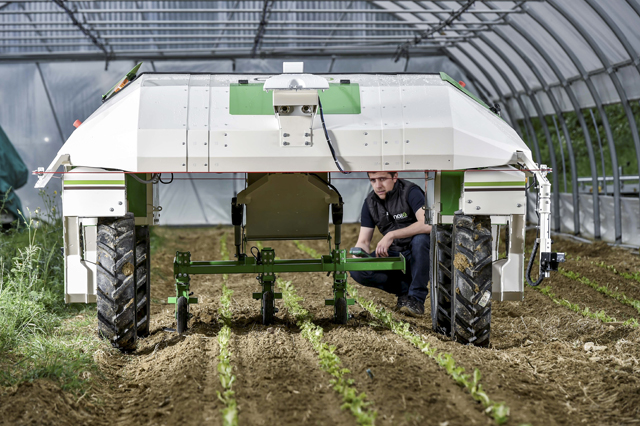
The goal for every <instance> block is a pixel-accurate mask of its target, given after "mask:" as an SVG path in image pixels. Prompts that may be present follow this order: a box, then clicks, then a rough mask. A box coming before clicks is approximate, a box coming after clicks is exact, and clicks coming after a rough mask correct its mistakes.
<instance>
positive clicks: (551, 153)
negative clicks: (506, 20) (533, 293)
mask: <svg viewBox="0 0 640 426" xmlns="http://www.w3.org/2000/svg"><path fill="white" fill-rule="evenodd" d="M435 4H436V5H437V6H438V7H440V8H442V6H441V5H440V3H439V2H436V3H435ZM498 15H499V13H498ZM460 19H463V18H460ZM494 31H495V29H494ZM478 38H480V39H481V40H482V41H483V42H484V43H485V44H486V45H487V46H489V48H490V49H491V50H493V51H494V52H495V53H496V54H497V55H498V57H500V59H502V61H504V63H505V64H507V66H508V67H509V68H510V69H511V71H512V72H513V73H514V75H515V76H516V78H517V79H518V81H519V82H520V84H521V85H522V87H523V88H524V89H525V92H526V93H527V95H529V96H528V97H529V100H530V101H531V103H532V104H533V107H534V108H535V110H536V113H537V114H538V118H539V119H540V124H541V125H542V128H543V131H544V134H545V137H546V139H547V146H548V148H549V156H550V159H551V167H552V169H553V170H557V162H556V157H555V150H554V148H553V141H552V140H551V134H550V132H549V127H548V126H547V122H546V119H545V117H544V113H543V111H542V109H541V108H540V105H539V104H538V100H537V99H536V98H535V97H533V96H530V94H531V89H530V88H529V86H528V84H527V83H526V81H525V79H524V78H523V76H522V74H521V73H520V70H519V69H518V68H517V67H516V66H515V65H514V64H513V62H512V61H511V60H510V59H509V58H508V57H507V56H506V55H504V53H503V52H501V51H500V49H498V48H497V47H496V46H495V44H494V43H493V42H492V41H491V40H489V39H487V37H486V36H485V35H483V34H478ZM467 43H468V44H470V45H471V46H472V47H473V48H474V49H476V51H478V53H480V55H482V56H483V57H484V58H485V59H486V60H487V61H488V62H489V63H490V64H491V66H493V68H494V69H495V70H497V71H498V72H499V73H500V75H501V76H502V78H503V80H504V81H505V82H506V83H507V85H508V86H509V89H510V90H511V92H512V93H513V94H514V98H515V97H516V96H517V97H519V96H520V94H519V93H518V92H517V91H516V90H515V87H514V86H513V84H512V83H511V81H510V79H508V78H507V77H506V75H505V74H504V72H503V71H502V70H501V69H500V67H499V66H498V65H497V64H496V63H495V62H494V61H493V59H491V58H490V56H489V55H487V54H485V52H484V50H483V49H481V48H480V46H479V45H478V44H477V43H476V42H475V41H473V40H468V41H467ZM519 105H520V109H521V110H522V112H523V115H525V114H527V115H528V111H527V110H526V108H525V107H524V105H523V103H522V102H519ZM528 120H529V126H530V127H531V133H532V134H533V135H534V146H535V149H536V157H537V159H538V163H540V162H541V153H540V146H539V143H538V141H537V137H536V136H535V129H534V128H533V124H532V122H531V120H530V118H528ZM514 121H515V120H514ZM552 179H553V185H554V187H556V188H558V187H559V185H560V184H559V179H558V175H557V173H553V175H552ZM553 201H554V203H553V217H554V219H555V221H554V225H555V231H560V194H559V192H558V190H556V191H554V192H553Z"/></svg>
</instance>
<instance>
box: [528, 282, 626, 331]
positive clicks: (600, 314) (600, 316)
mask: <svg viewBox="0 0 640 426" xmlns="http://www.w3.org/2000/svg"><path fill="white" fill-rule="evenodd" d="M533 289H534V290H536V291H539V292H540V293H542V294H544V295H545V296H547V297H548V298H550V299H551V300H553V302H554V303H556V304H557V305H560V306H564V307H565V308H567V309H569V310H571V311H573V312H576V313H578V314H580V315H582V316H583V317H585V318H591V319H595V320H598V321H600V322H603V323H612V322H618V321H617V320H616V319H615V318H613V317H610V316H609V315H607V314H606V312H605V311H604V310H600V311H597V312H592V311H591V310H590V309H589V307H588V306H587V307H585V308H580V306H579V305H578V304H576V303H573V302H570V301H568V300H567V299H561V298H559V297H558V296H556V295H555V294H554V293H553V292H552V291H551V287H550V286H546V287H541V288H540V287H533ZM623 324H624V325H628V326H631V327H638V320H636V319H635V318H631V319H629V320H627V321H625V322H624V323H623Z"/></svg>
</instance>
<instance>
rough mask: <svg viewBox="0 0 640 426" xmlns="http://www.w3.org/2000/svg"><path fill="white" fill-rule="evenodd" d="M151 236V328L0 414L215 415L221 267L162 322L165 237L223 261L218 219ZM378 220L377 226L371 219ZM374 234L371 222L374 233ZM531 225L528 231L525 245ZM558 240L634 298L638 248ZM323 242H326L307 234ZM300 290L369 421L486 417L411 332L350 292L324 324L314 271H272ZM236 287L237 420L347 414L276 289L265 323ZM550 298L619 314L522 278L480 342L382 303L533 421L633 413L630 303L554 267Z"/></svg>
mask: <svg viewBox="0 0 640 426" xmlns="http://www.w3.org/2000/svg"><path fill="white" fill-rule="evenodd" d="M155 232H156V234H157V235H159V236H161V237H162V238H163V239H162V245H161V247H160V248H159V249H158V250H157V252H156V253H154V255H153V256H152V270H151V274H152V302H153V303H152V321H151V335H150V336H149V337H147V338H145V339H141V340H140V341H139V344H138V348H137V350H136V351H135V352H133V353H129V354H120V353H118V352H115V351H114V352H110V351H98V352H96V353H95V354H94V359H95V360H96V362H97V363H98V365H99V366H100V370H101V372H102V375H101V377H99V378H95V379H92V380H93V381H92V386H91V388H90V389H89V390H88V391H87V393H86V394H84V395H80V396H78V395H73V394H69V393H66V392H63V391H61V390H60V388H59V387H58V385H57V384H55V383H53V382H50V381H47V380H38V381H35V382H33V383H25V384H22V385H20V386H18V387H15V388H12V389H4V390H3V391H2V396H1V397H0V424H73V425H82V424H109V425H112V424H140V425H162V424H165V425H170V424H186V425H200V424H221V423H222V418H221V411H220V410H221V408H222V402H221V401H220V400H219V399H218V396H217V393H218V392H220V391H222V387H221V385H220V381H219V377H218V374H217V368H216V366H217V362H218V358H217V357H218V355H219V347H218V341H217V333H218V331H219V329H220V326H219V323H218V308H219V297H220V294H221V283H222V277H221V276H217V275H216V276H214V275H210V276H206V275H202V276H194V277H192V285H191V290H192V291H193V292H194V293H195V294H194V295H195V296H197V297H198V298H199V303H198V304H197V305H192V306H191V307H190V309H191V313H192V315H193V317H192V319H191V320H190V322H189V330H188V332H187V333H186V334H185V335H183V336H178V335H176V334H175V333H172V332H168V331H165V329H166V328H172V327H175V319H174V312H173V306H171V305H167V304H166V303H165V301H166V298H167V297H168V296H173V295H175V287H174V282H173V281H172V269H173V264H172V262H173V257H174V255H175V252H176V250H180V251H187V250H188V251H191V253H192V259H193V260H205V259H207V260H219V259H220V238H221V236H222V235H225V234H226V235H227V240H228V241H229V243H228V249H229V251H230V252H231V253H234V250H233V245H232V241H233V238H232V236H233V231H232V229H231V228H230V227H217V228H216V227H213V228H206V229H205V228H202V229H200V228H157V229H156V230H155ZM357 233H358V226H357V225H344V226H343V233H342V241H343V248H349V247H351V246H353V245H354V244H355V241H356V239H357ZM377 235H378V234H377ZM378 238H379V235H378ZM532 238H533V236H530V235H528V240H527V241H528V243H527V246H528V247H529V248H530V247H531V241H532ZM556 240H557V241H555V245H554V250H558V251H565V252H566V253H567V254H568V255H569V256H568V261H567V262H566V263H564V264H563V265H562V266H563V267H564V268H565V269H566V270H567V271H574V272H577V273H579V274H580V275H581V276H584V277H587V278H589V279H590V280H592V281H594V282H597V283H598V285H603V286H607V287H608V288H610V289H611V290H614V291H617V292H621V293H624V294H625V295H627V296H628V297H630V298H633V299H640V283H639V282H638V281H636V280H634V279H628V278H624V277H623V276H622V275H620V274H619V273H618V274H616V273H615V272H613V271H612V270H610V269H606V268H604V267H602V266H599V264H600V263H601V262H604V265H609V266H612V267H614V268H615V269H616V270H617V271H619V272H625V273H630V274H633V273H636V272H639V271H640V257H639V256H637V255H635V254H632V252H630V251H627V250H624V249H619V248H614V247H610V246H608V245H606V244H604V243H595V244H585V243H577V242H575V241H572V240H563V239H558V238H556ZM305 244H306V245H308V246H309V247H311V248H313V249H315V250H317V251H318V252H319V253H323V254H326V253H327V252H328V245H327V242H326V241H306V242H305ZM264 245H265V246H271V247H273V248H274V249H275V252H276V255H277V256H278V257H280V258H283V259H285V258H298V259H299V258H308V257H309V256H308V255H307V254H305V253H303V252H301V251H300V250H299V249H298V248H297V247H296V246H295V244H294V243H293V242H288V241H280V242H269V243H264ZM281 278H282V279H284V280H287V281H288V280H291V281H292V283H293V284H294V286H295V288H296V290H297V292H298V294H299V295H300V296H301V297H302V298H303V299H304V300H303V301H301V302H300V303H301V305H302V306H303V307H304V308H306V309H308V310H309V311H310V312H311V313H312V314H313V315H314V322H315V324H317V325H319V326H320V327H322V328H323V330H324V338H325V340H326V341H327V342H328V343H329V344H331V345H334V346H335V348H336V349H335V353H336V354H337V355H338V356H339V357H340V359H341V360H342V363H343V366H344V367H345V368H347V369H349V371H350V373H349V377H350V378H351V379H353V386H354V387H355V388H356V389H357V390H358V392H365V393H366V395H367V400H368V401H371V402H372V405H371V407H372V408H373V409H375V410H377V412H378V418H377V420H376V424H378V425H450V426H453V425H470V424H473V425H491V424H494V422H493V420H492V419H491V418H489V417H488V416H487V415H485V414H484V413H483V409H482V406H481V405H480V404H479V403H477V402H475V401H474V400H473V399H472V398H471V396H470V395H469V393H468V392H467V391H465V390H464V389H462V388H461V387H459V386H458V385H456V384H455V382H454V381H453V380H452V379H451V378H450V377H449V376H448V375H447V373H446V372H445V371H444V370H443V369H442V368H440V367H439V366H438V365H437V364H436V363H435V362H434V361H433V360H432V359H430V358H428V357H427V356H426V355H425V354H423V353H421V352H420V351H419V350H418V349H416V348H415V347H413V346H412V345H411V344H409V343H408V342H407V341H405V340H403V339H402V338H400V337H399V336H397V335H395V334H393V333H392V332H390V331H389V330H387V329H385V328H382V327H380V325H379V324H378V323H377V322H375V321H374V320H373V319H372V318H371V317H370V316H369V315H368V314H367V313H366V312H364V311H363V310H362V308H361V307H359V306H357V305H355V306H351V307H350V308H349V311H350V313H351V314H352V315H353V317H352V319H350V320H349V322H348V323H347V324H346V325H336V324H333V323H332V322H331V321H332V317H333V312H332V308H331V307H327V306H325V305H324V299H325V298H328V297H330V296H331V294H332V291H331V278H330V277H327V276H326V274H282V276H281ZM227 285H228V286H229V287H230V288H231V289H232V290H233V291H234V294H233V296H232V306H231V310H232V313H233V318H232V323H231V329H232V338H231V343H230V349H231V352H232V357H231V364H232V365H233V366H234V374H235V376H236V381H235V383H234V385H233V389H234V391H235V397H236V400H237V402H238V415H239V424H241V425H267V424H281V425H300V424H319V425H355V424H356V421H355V418H354V417H353V416H352V415H351V413H349V412H348V411H346V410H342V409H341V405H342V396H341V395H338V394H337V393H336V392H335V391H334V390H333V389H332V387H331V384H330V378H331V377H330V376H329V375H328V374H327V373H325V372H324V371H323V370H322V369H321V368H320V365H319V361H318V357H317V354H316V352H315V351H314V350H313V348H312V347H311V345H310V344H309V342H308V341H307V340H305V339H304V338H303V337H302V336H301V334H300V330H299V329H298V327H297V326H296V324H295V321H294V320H293V318H292V316H291V315H290V314H289V313H288V312H287V309H286V308H284V306H283V304H282V302H281V301H276V306H277V307H278V308H280V311H279V312H278V313H277V314H276V318H275V323H274V324H272V325H270V326H263V325H262V324H261V315H260V304H259V301H256V300H254V299H252V297H251V293H252V292H254V291H258V290H259V286H258V283H257V281H256V280H255V276H251V275H231V276H229V278H228V282H227ZM546 285H548V286H550V289H551V291H552V292H553V293H554V294H556V296H557V297H559V298H562V299H567V300H569V301H570V302H572V303H576V304H578V305H579V306H580V308H586V307H588V308H589V310H590V311H599V310H604V311H605V313H606V314H607V315H608V316H610V317H614V318H616V319H617V320H618V322H616V323H613V324H605V323H602V322H600V321H598V320H594V319H590V318H585V317H583V316H582V315H580V314H577V313H574V312H572V311H570V310H568V309H566V308H564V307H562V306H560V305H557V304H555V303H554V302H553V301H552V300H551V299H549V298H548V297H547V296H545V295H543V294H542V293H540V292H539V291H536V290H534V289H532V288H530V287H528V286H527V288H526V289H525V297H524V301H522V302H495V301H494V302H492V306H493V310H492V326H491V328H492V329H491V345H490V347H489V348H476V347H472V346H462V345H460V344H458V343H455V342H451V341H449V340H448V339H447V338H445V337H444V336H441V335H439V334H437V333H435V332H433V331H432V329H431V317H430V313H429V302H428V301H427V303H426V314H425V316H424V317H422V318H412V317H406V316H404V315H402V314H394V316H395V318H396V319H400V320H403V321H406V322H408V323H410V324H411V329H412V330H413V331H414V332H417V333H419V334H421V335H422V336H423V337H424V339H426V340H427V341H428V342H429V343H430V345H431V346H432V347H435V348H437V349H438V351H440V352H448V353H451V354H452V355H453V357H454V358H455V360H456V362H457V363H458V365H460V366H463V367H464V368H465V369H466V371H467V372H472V371H473V370H474V369H475V368H477V369H479V370H480V371H481V374H482V379H481V383H482V387H483V390H484V391H485V392H486V393H487V394H488V395H489V396H490V397H491V398H492V399H493V400H494V401H504V402H505V403H506V405H508V406H509V407H510V411H511V414H510V420H509V422H508V424H510V425H517V424H522V423H530V424H534V425H556V424H557V425H574V424H598V425H599V424H603V425H618V424H637V423H640V361H639V360H640V328H633V327H630V326H624V325H622V324H621V321H624V320H627V319H629V318H640V313H639V312H638V311H637V310H636V309H634V308H633V307H631V306H628V305H623V304H621V303H620V302H618V301H616V300H614V299H612V298H610V297H608V296H605V295H603V294H601V293H599V292H597V291H595V290H593V289H591V288H589V287H588V286H586V285H585V284H582V283H579V282H577V281H575V280H572V279H569V278H567V277H564V276H562V275H561V274H559V273H554V274H553V275H552V277H551V278H549V279H547V280H545V281H544V282H543V284H542V286H546ZM357 288H358V291H359V292H360V295H362V296H364V297H366V298H368V299H371V300H374V301H375V302H376V303H377V304H378V305H380V306H384V307H386V308H388V309H393V308H394V306H395V304H396V299H395V296H393V295H390V294H387V293H384V292H382V291H380V290H377V289H372V288H366V287H362V286H358V287H357Z"/></svg>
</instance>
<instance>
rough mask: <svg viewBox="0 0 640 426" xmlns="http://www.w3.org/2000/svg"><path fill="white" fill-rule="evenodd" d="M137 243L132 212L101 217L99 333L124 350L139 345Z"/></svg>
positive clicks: (99, 242) (99, 225) (99, 244)
mask: <svg viewBox="0 0 640 426" xmlns="http://www.w3.org/2000/svg"><path fill="white" fill-rule="evenodd" d="M134 242H135V222H134V218H133V214H132V213H128V214H127V215H126V216H124V217H118V218H100V219H99V220H98V253H97V255H98V261H97V278H98V289H97V302H98V333H99V334H100V336H102V337H104V338H105V339H108V340H109V342H110V343H111V345H113V346H114V347H116V348H118V349H121V350H132V349H134V348H135V346H136V337H137V330H136V322H135V316H136V315H135V314H136V312H135V306H136V305H135V288H136V287H135V273H134V272H135V267H134V265H135V259H134Z"/></svg>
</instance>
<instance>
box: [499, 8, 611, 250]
mask: <svg viewBox="0 0 640 426" xmlns="http://www.w3.org/2000/svg"><path fill="white" fill-rule="evenodd" d="M506 21H507V22H508V23H509V25H510V26H511V28H513V29H514V30H515V31H516V32H517V33H518V34H520V35H521V36H522V37H523V38H524V39H525V40H527V41H528V42H529V43H530V44H531V46H533V48H534V49H535V50H536V51H537V52H538V53H539V54H540V55H541V56H542V57H543V58H544V60H545V61H546V62H547V64H548V65H549V67H550V68H551V70H552V71H553V73H554V74H555V75H556V77H557V78H558V81H559V82H560V83H561V84H562V86H563V87H564V89H565V91H566V92H567V95H568V96H569V100H570V102H571V105H572V106H573V109H574V110H575V112H576V115H577V117H578V122H579V123H580V127H581V128H582V133H583V134H584V140H585V145H586V146H587V155H588V157H589V167H590V169H591V184H592V186H593V188H598V169H597V165H596V157H595V153H594V151H593V143H592V141H591V134H590V133H589V127H588V126H587V122H586V120H585V118H584V114H583V113H582V109H581V108H580V103H579V102H578V98H577V97H576V94H575V93H574V92H573V88H572V87H571V85H570V84H569V82H568V81H567V80H566V79H565V78H564V76H563V75H562V72H561V71H560V68H558V66H557V65H556V63H555V62H554V61H553V59H552V58H551V56H550V55H549V54H548V53H547V51H546V50H545V49H544V48H543V47H542V45H541V44H540V42H538V40H536V38H535V37H533V36H531V35H530V34H529V33H528V32H527V31H525V30H524V28H523V27H522V26H521V25H520V24H518V23H517V22H515V21H514V20H513V19H511V17H507V19H506ZM568 140H569V139H567V141H568ZM576 173H577V171H576ZM577 190H578V187H577V185H576V187H575V188H574V191H577ZM592 197H593V236H594V238H596V239H600V238H601V234H600V232H601V230H600V194H599V193H598V191H592Z"/></svg>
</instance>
